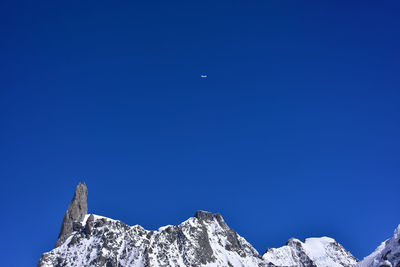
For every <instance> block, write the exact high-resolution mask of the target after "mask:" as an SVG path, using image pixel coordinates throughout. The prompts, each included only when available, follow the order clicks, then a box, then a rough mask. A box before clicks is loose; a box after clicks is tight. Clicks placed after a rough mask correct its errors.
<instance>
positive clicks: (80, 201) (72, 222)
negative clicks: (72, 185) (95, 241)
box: [55, 183, 88, 247]
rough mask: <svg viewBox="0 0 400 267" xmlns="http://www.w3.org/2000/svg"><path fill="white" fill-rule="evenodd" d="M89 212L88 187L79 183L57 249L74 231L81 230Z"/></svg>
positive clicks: (65, 217) (65, 216) (64, 220)
mask: <svg viewBox="0 0 400 267" xmlns="http://www.w3.org/2000/svg"><path fill="white" fill-rule="evenodd" d="M87 211H88V208H87V187H86V184H85V183H83V184H81V183H79V185H78V186H77V187H76V189H75V193H74V197H73V198H72V200H71V203H70V204H69V206H68V210H67V212H66V213H65V215H64V219H63V221H62V224H61V230H60V234H59V235H58V240H57V243H56V246H55V247H58V246H60V245H61V244H62V243H64V241H65V240H66V239H67V238H68V237H69V236H70V234H71V233H72V232H73V231H76V230H78V229H79V228H80V226H79V225H80V222H82V221H83V219H84V218H85V215H86V214H87Z"/></svg>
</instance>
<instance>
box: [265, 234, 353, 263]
mask: <svg viewBox="0 0 400 267" xmlns="http://www.w3.org/2000/svg"><path fill="white" fill-rule="evenodd" d="M263 259H264V260H265V261H266V262H268V263H270V264H273V265H275V266H317V267H325V266H332V267H340V266H353V265H355V264H356V263H357V259H356V258H354V257H353V256H352V255H351V254H350V253H349V252H348V251H346V250H345V249H344V248H343V247H342V246H341V245H340V244H339V243H337V242H336V241H335V240H334V239H332V238H329V237H319V238H307V239H306V240H305V242H304V243H303V242H301V241H300V240H298V239H295V238H291V239H289V240H288V242H287V243H286V246H283V247H280V248H273V249H268V250H267V251H266V252H265V254H264V255H263Z"/></svg>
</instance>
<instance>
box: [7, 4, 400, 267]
mask: <svg viewBox="0 0 400 267" xmlns="http://www.w3.org/2000/svg"><path fill="white" fill-rule="evenodd" d="M399 12H400V3H399V2H398V1H269V0H268V1H267V0H265V1H241V0H230V1H215V0H213V1H208V0H205V1H183V0H182V1H152V0H146V1H145V0H143V1H121V2H120V1H27V2H22V1H11V0H3V1H1V3H0V30H1V42H0V116H1V117H0V127H1V131H0V147H1V150H0V157H1V159H0V162H1V163H0V164H1V166H0V177H1V189H0V190H1V191H0V197H1V199H0V200H1V201H0V203H1V204H0V205H1V206H0V208H1V211H2V216H1V221H0V224H1V228H0V229H1V230H0V231H1V237H2V242H1V244H0V248H1V251H2V254H3V255H7V256H4V257H3V259H2V265H4V266H34V265H35V264H36V263H37V261H38V260H39V258H40V255H41V253H42V252H45V251H48V250H50V249H51V248H52V247H53V245H54V244H55V241H56V238H57V235H58V231H59V229H60V225H61V220H62V217H63V214H64V212H65V210H66V208H67V205H68V203H69V201H70V200H71V198H72V194H73V190H74V189H75V186H76V185H77V183H78V182H79V181H86V183H87V184H88V188H89V210H90V212H92V213H96V214H100V215H105V216H108V217H112V218H115V219H120V220H122V221H124V222H126V223H127V224H131V225H134V224H141V225H142V226H144V227H146V228H148V229H157V228H158V227H160V226H162V225H165V224H178V223H180V222H181V221H183V220H185V219H187V218H188V217H190V216H192V215H193V214H194V212H195V211H196V210H198V209H203V210H209V211H212V212H220V213H221V214H222V215H223V216H224V218H225V220H226V221H227V223H228V224H229V225H230V226H231V227H232V228H234V229H235V230H236V231H237V232H238V233H239V234H241V235H242V236H244V237H245V238H246V239H247V240H248V241H249V242H251V243H252V244H253V245H254V246H255V247H256V248H257V249H258V250H259V251H260V253H263V252H264V250H265V249H266V248H268V247H277V246H281V245H284V243H285V242H286V240H287V239H289V238H290V237H292V236H294V237H297V238H300V239H303V238H306V237H310V236H321V235H328V236H331V237H333V238H335V239H337V240H338V241H339V242H341V243H342V244H343V245H344V246H345V247H346V248H347V249H349V250H351V252H353V253H354V255H355V256H357V257H359V258H362V257H364V256H366V255H367V254H369V253H370V252H372V250H374V249H375V247H376V246H377V245H379V244H380V242H382V241H383V240H384V239H386V238H388V237H390V236H391V235H392V233H393V230H394V228H395V227H396V226H397V224H399V223H400V213H399V188H400V179H399V178H400V164H399V163H400V162H399V160H400V138H399V137H400V104H399V103H400V92H399V90H400V50H399V47H400V17H399ZM201 74H207V75H208V78H207V79H201V78H200V75H201ZM21 253H22V254H21Z"/></svg>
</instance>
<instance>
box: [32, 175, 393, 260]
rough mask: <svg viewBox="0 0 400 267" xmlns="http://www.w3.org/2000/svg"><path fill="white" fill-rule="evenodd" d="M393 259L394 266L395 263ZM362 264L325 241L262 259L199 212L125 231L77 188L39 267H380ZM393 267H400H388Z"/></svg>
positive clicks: (218, 220) (215, 217) (217, 220)
mask: <svg viewBox="0 0 400 267" xmlns="http://www.w3.org/2000/svg"><path fill="white" fill-rule="evenodd" d="M399 242H400V241H399ZM399 244H400V243H399ZM386 253H387V251H386ZM392 258H393V259H394V261H395V262H394V263H396V264H397V258H396V257H392ZM392 258H390V259H392ZM399 260H400V259H399ZM387 262H389V260H388V261H387ZM387 262H385V263H387ZM360 264H361V263H360V262H358V260H357V259H356V258H355V257H354V256H353V255H352V254H351V253H350V252H349V251H347V250H345V249H344V248H343V246H341V245H340V244H339V243H338V242H336V241H335V240H334V239H332V238H329V237H320V238H307V239H306V240H305V241H304V242H302V241H300V240H298V239H295V238H291V239H289V240H288V241H287V243H286V245H285V246H282V247H280V248H270V249H267V250H266V251H265V253H264V254H263V255H260V254H259V252H258V251H257V250H256V249H255V248H253V247H252V245H251V244H250V243H249V242H247V241H246V240H245V239H244V238H243V237H241V236H240V235H239V234H237V233H236V232H235V231H234V230H233V229H231V228H230V227H229V226H228V225H227V224H226V222H225V220H224V219H223V217H222V216H221V214H219V213H215V214H214V213H211V212H207V211H203V210H198V211H196V213H195V214H194V216H193V217H190V218H189V219H187V220H186V221H184V222H182V223H180V224H178V225H167V226H163V227H160V228H159V229H158V230H146V229H144V228H143V227H142V226H140V225H134V226H128V225H127V224H125V223H123V222H121V221H119V220H114V219H110V218H107V217H104V216H99V215H94V214H88V213H87V187H86V185H85V184H81V183H79V185H78V186H77V188H76V190H75V193H74V197H73V199H72V200H71V203H70V205H69V206H68V209H67V211H66V213H65V215H64V219H63V222H62V227H61V230H60V234H59V237H58V240H57V243H56V246H55V248H54V249H53V250H51V251H50V252H47V253H44V254H43V255H42V257H41V259H40V260H39V263H38V265H37V266H39V267H51V266H54V267H61V266H65V267H67V266H69V267H72V266H106V267H117V266H118V267H119V266H121V267H122V266H137V267H145V266H215V267H220V266H221V267H222V266H227V267H236V266H248V267H253V266H257V267H267V266H271V267H272V266H285V267H292V266H293V267H294V266H304V267H340V266H343V267H351V266H355V267H367V266H380V265H366V264H363V265H362V264H361V265H360ZM399 264H400V263H399ZM382 266H385V267H387V266H389V265H387V266H386V265H382ZM392 266H393V267H399V266H397V265H390V266H389V267H392Z"/></svg>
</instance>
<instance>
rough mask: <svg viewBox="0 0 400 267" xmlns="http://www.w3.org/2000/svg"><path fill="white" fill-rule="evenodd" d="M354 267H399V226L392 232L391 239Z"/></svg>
mask: <svg viewBox="0 0 400 267" xmlns="http://www.w3.org/2000/svg"><path fill="white" fill-rule="evenodd" d="M356 267H400V225H399V226H398V227H397V228H396V230H394V235H393V237H392V238H389V239H388V240H386V241H385V242H383V243H382V244H381V245H380V246H379V247H378V248H377V249H376V250H375V251H374V252H373V253H372V254H371V255H369V256H367V257H365V258H364V259H363V260H362V261H361V262H359V263H358V264H357V265H356Z"/></svg>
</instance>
